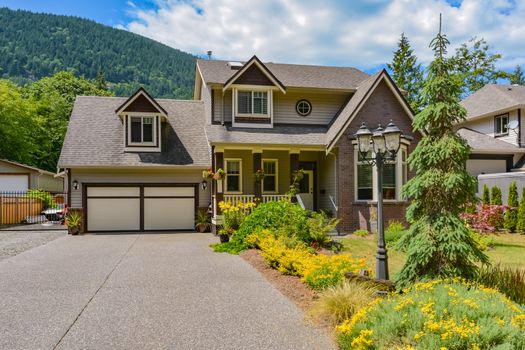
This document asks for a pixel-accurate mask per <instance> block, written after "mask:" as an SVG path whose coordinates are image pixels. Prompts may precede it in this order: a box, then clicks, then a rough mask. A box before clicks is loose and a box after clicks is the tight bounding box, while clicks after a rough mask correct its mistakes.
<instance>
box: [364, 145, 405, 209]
mask: <svg viewBox="0 0 525 350" xmlns="http://www.w3.org/2000/svg"><path fill="white" fill-rule="evenodd" d="M358 152H359V151H358V149H357V145H354V202H356V203H375V202H377V186H378V183H377V180H378V179H377V166H376V165H375V164H374V165H372V200H369V199H358V187H357V160H358ZM402 152H406V154H407V157H408V148H407V146H406V145H404V144H401V147H400V148H399V151H398V152H397V154H396V160H395V161H396V198H395V199H383V201H384V202H385V203H396V202H405V200H403V199H402V198H401V188H402V187H403V160H402V159H403V158H402ZM406 163H407V166H408V162H406ZM407 177H408V171H407ZM407 180H408V179H407Z"/></svg>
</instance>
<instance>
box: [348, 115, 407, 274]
mask: <svg viewBox="0 0 525 350" xmlns="http://www.w3.org/2000/svg"><path fill="white" fill-rule="evenodd" d="M354 136H355V137H356V138H357V145H358V148H359V154H360V156H361V159H362V160H366V161H368V162H369V163H370V164H375V165H376V168H377V233H378V236H379V239H378V242H377V255H376V278H378V279H382V280H388V255H387V249H386V242H385V232H384V227H383V165H384V164H385V162H387V161H392V160H395V159H396V154H397V152H398V151H399V147H400V145H401V130H399V128H398V127H397V126H396V125H395V124H394V123H392V121H390V123H389V124H388V125H387V127H386V129H383V127H382V126H381V124H379V126H378V127H377V129H375V130H374V132H372V131H370V130H369V129H368V128H367V127H366V125H365V123H363V124H362V125H361V127H360V128H359V130H357V132H356V133H355V135H354ZM370 151H372V156H369V155H368V153H369V152H370Z"/></svg>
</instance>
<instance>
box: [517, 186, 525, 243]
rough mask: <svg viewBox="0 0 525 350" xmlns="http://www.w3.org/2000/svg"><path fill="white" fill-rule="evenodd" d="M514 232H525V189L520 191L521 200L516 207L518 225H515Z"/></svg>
mask: <svg viewBox="0 0 525 350" xmlns="http://www.w3.org/2000/svg"><path fill="white" fill-rule="evenodd" d="M516 230H517V231H519V232H522V233H523V232H525V188H523V189H522V190H521V200H520V204H519V206H518V223H517V224H516Z"/></svg>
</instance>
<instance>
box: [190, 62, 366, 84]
mask: <svg viewBox="0 0 525 350" xmlns="http://www.w3.org/2000/svg"><path fill="white" fill-rule="evenodd" d="M228 62H229V61H221V60H202V59H201V60H197V66H198V69H199V70H200V72H201V74H202V78H203V80H204V82H205V83H206V84H225V83H226V82H227V81H228V80H229V79H230V78H231V77H232V76H233V75H234V74H235V73H237V72H238V69H232V68H231V67H230V65H228ZM243 63H244V62H243ZM264 66H265V67H266V68H267V69H268V70H269V71H270V72H271V73H272V74H273V75H274V76H275V77H276V79H278V80H279V81H280V82H281V83H282V84H283V85H284V86H285V87H298V88H316V89H317V88H319V89H338V90H355V89H356V88H357V86H358V85H359V84H361V82H362V81H363V80H365V79H367V78H368V74H366V73H365V72H362V71H360V70H359V69H356V68H352V67H327V66H310V65H299V64H283V63H272V62H267V63H264Z"/></svg>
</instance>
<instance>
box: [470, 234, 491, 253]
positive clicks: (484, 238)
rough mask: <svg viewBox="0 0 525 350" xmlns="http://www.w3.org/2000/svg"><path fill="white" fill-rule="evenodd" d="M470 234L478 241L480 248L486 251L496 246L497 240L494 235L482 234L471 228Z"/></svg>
mask: <svg viewBox="0 0 525 350" xmlns="http://www.w3.org/2000/svg"><path fill="white" fill-rule="evenodd" d="M470 235H471V237H472V239H473V240H474V241H475V242H476V243H477V245H478V248H479V249H480V250H481V251H486V250H488V249H489V248H492V247H494V244H495V241H494V237H492V236H491V235H488V234H480V233H478V232H476V231H473V230H470Z"/></svg>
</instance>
